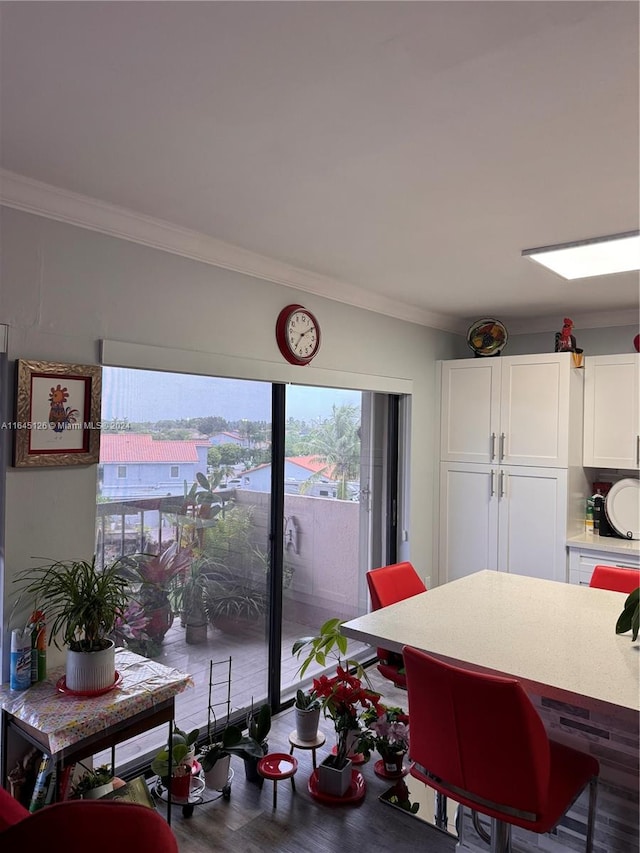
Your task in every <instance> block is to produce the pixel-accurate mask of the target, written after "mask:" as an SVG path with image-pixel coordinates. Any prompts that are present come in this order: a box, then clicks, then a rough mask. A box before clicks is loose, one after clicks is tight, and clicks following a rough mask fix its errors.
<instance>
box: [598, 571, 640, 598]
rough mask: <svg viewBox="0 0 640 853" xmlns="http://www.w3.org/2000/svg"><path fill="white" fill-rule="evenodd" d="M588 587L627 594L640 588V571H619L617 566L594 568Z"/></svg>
mask: <svg viewBox="0 0 640 853" xmlns="http://www.w3.org/2000/svg"><path fill="white" fill-rule="evenodd" d="M589 586H590V587H593V588H594V589H610V590H612V591H613V592H626V593H627V594H629V593H630V592H633V590H634V589H636V588H637V587H639V586H640V569H619V568H618V567H617V566H596V567H595V569H594V570H593V574H592V575H591V580H590V581H589Z"/></svg>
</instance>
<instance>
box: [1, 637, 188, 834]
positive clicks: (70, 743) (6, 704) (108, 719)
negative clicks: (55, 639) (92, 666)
mask: <svg viewBox="0 0 640 853" xmlns="http://www.w3.org/2000/svg"><path fill="white" fill-rule="evenodd" d="M116 669H117V671H118V673H120V675H121V677H122V678H121V681H120V682H119V683H118V685H117V686H115V687H114V689H113V690H111V691H109V692H107V693H103V694H102V695H101V696H96V697H86V696H73V695H69V694H62V693H61V692H60V691H59V690H58V688H57V686H56V684H57V677H58V676H59V675H61V674H62V673H61V672H57V671H56V672H52V673H51V674H50V676H49V677H48V678H47V679H46V680H45V681H40V682H37V683H36V684H33V685H32V686H31V687H30V688H29V689H27V690H23V691H20V692H17V691H11V690H9V688H8V686H7V685H3V686H2V688H0V705H1V706H2V726H1V729H0V751H1V752H2V765H1V767H0V773H1V782H2V785H3V787H5V788H6V787H7V775H8V770H9V766H10V762H14V761H15V760H16V758H18V757H20V755H21V754H23V753H24V747H25V744H29V745H31V746H35V747H36V748H37V749H39V750H41V751H42V752H43V753H44V754H45V755H48V756H50V757H51V758H52V759H54V761H55V766H56V769H57V771H58V778H60V776H61V772H62V770H63V769H64V768H65V767H67V766H69V765H71V764H74V763H75V762H77V761H82V759H83V758H88V757H89V756H91V755H94V754H95V753H97V752H101V751H102V750H104V749H109V748H110V749H111V759H112V766H113V769H114V772H115V769H116V768H115V747H116V745H117V744H119V743H122V742H123V741H125V740H129V739H130V738H132V737H135V736H136V735H139V734H142V733H143V732H146V731H149V730H150V729H152V728H155V727H156V726H159V725H161V724H163V723H168V724H169V729H168V736H167V741H168V743H169V744H170V743H171V734H172V730H173V721H174V717H175V697H176V695H177V694H178V693H181V692H182V691H183V690H185V689H186V688H187V687H190V686H192V685H193V680H192V678H191V676H190V675H187V674H186V673H183V672H179V671H178V670H175V669H171V668H170V667H166V666H163V665H162V664H159V663H156V662H155V661H152V660H148V659H147V658H144V657H142V656H141V655H136V654H134V653H133V652H129V651H127V650H126V649H117V650H116ZM167 820H168V821H169V822H171V802H170V799H169V801H168V802H167Z"/></svg>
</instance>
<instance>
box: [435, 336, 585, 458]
mask: <svg viewBox="0 0 640 853" xmlns="http://www.w3.org/2000/svg"><path fill="white" fill-rule="evenodd" d="M580 373H582V371H578V370H576V369H575V368H573V365H572V361H571V354H570V353H548V354H545V353H543V354H538V355H520V356H506V357H505V356H501V357H493V358H480V359H473V358H471V359H459V360H455V361H445V362H442V397H441V399H442V409H441V423H440V459H441V460H442V461H448V462H478V463H498V464H505V465H507V464H508V465H535V466H538V467H550V468H564V467H566V466H567V465H569V463H570V461H571V460H570V459H569V449H570V444H569V429H570V423H571V415H572V408H573V407H575V405H576V400H578V399H579V398H581V393H582V387H581V385H580V389H579V395H578V396H577V395H576V394H575V393H572V389H573V382H574V381H575V380H576V375H577V374H580ZM572 376H573V377H574V378H573V380H572ZM580 415H581V412H580ZM577 420H579V419H576V421H577ZM573 444H575V441H574V442H573Z"/></svg>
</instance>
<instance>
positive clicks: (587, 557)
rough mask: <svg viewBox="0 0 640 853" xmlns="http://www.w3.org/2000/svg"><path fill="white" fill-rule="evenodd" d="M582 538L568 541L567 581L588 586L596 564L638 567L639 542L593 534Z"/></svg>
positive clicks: (639, 565) (639, 557) (622, 567)
mask: <svg viewBox="0 0 640 853" xmlns="http://www.w3.org/2000/svg"><path fill="white" fill-rule="evenodd" d="M584 539H585V540H586V541H584V542H576V543H575V544H572V543H571V542H570V543H569V583H577V584H582V585H583V586H589V581H590V580H591V575H592V574H593V570H594V568H595V567H596V566H617V567H618V568H620V569H640V542H637V541H631V542H630V541H629V540H626V539H616V538H615V537H608V536H607V537H604V536H595V535H593V534H590V535H589V534H586V535H585V536H584Z"/></svg>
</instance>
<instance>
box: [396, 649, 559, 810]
mask: <svg viewBox="0 0 640 853" xmlns="http://www.w3.org/2000/svg"><path fill="white" fill-rule="evenodd" d="M403 657H404V663H405V669H406V673H407V690H408V701H409V713H410V714H411V720H412V726H411V759H412V761H414V762H416V766H418V765H421V766H422V767H423V768H425V769H426V770H427V771H428V772H429V774H432V775H433V776H435V777H437V779H439V780H441V787H439V786H438V785H437V784H435V785H434V787H435V788H436V789H439V790H441V792H442V793H445V794H448V795H450V796H451V797H453V798H454V799H456V800H457V801H458V802H462V803H463V804H465V805H469V806H471V807H472V808H473V804H474V802H475V803H476V804H478V805H480V804H481V803H482V801H484V802H485V804H486V803H490V804H494V805H495V806H497V807H498V808H499V809H500V810H502V809H504V808H505V807H506V808H507V809H515V810H517V811H518V812H520V813H526V814H530V815H531V818H529V819H533V820H535V817H533V816H534V815H539V814H541V813H542V812H543V811H544V809H545V807H546V801H547V797H548V786H549V772H550V761H551V759H550V746H549V739H548V737H547V733H546V731H545V728H544V725H543V723H542V720H541V719H540V717H539V715H538V713H537V711H536V710H535V708H534V707H533V705H532V704H531V701H530V699H529V698H528V696H527V694H526V693H525V691H524V689H523V688H522V686H521V685H520V683H519V682H518V681H516V680H515V679H512V678H503V677H501V676H497V675H487V674H484V673H479V672H471V671H469V670H465V669H461V668H460V667H457V666H453V665H451V664H447V663H444V662H443V661H440V660H438V659H436V658H433V657H431V656H430V655H428V654H426V653H425V652H422V651H419V650H417V649H414V648H410V647H409V646H406V647H405V648H404V650H403ZM418 770H419V767H418ZM461 792H465V793H463V794H462V795H461ZM481 810H482V809H481Z"/></svg>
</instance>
